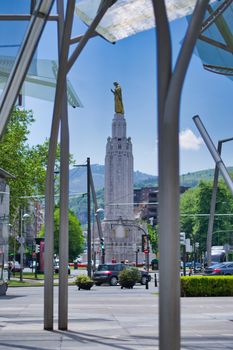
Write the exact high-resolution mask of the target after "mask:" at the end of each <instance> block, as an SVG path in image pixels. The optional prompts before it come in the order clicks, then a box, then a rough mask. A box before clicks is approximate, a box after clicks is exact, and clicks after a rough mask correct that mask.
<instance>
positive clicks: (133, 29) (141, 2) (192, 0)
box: [76, 0, 196, 42]
mask: <svg viewBox="0 0 233 350" xmlns="http://www.w3.org/2000/svg"><path fill="white" fill-rule="evenodd" d="M100 2H101V1H100V0H81V1H78V2H77V4H76V14H77V16H79V17H80V19H81V20H82V21H83V22H84V23H86V24H87V25H90V24H91V22H92V20H93V18H94V17H95V15H96V12H97V10H98V8H99V5H100ZM195 4H196V0H167V1H166V7H167V13H168V18H169V20H170V21H172V20H175V19H177V18H181V17H184V16H187V15H189V14H191V13H192V12H193V9H194V6H195ZM154 25H155V20H154V14H153V7H152V2H151V0H118V1H117V2H116V3H115V4H114V5H113V6H112V7H110V8H109V9H108V11H107V13H106V14H105V16H104V17H103V19H102V20H101V22H100V24H99V26H98V27H97V30H96V31H97V32H98V33H99V34H100V35H102V36H103V37H104V38H105V39H107V40H108V41H110V42H115V41H117V40H120V39H123V38H126V37H128V36H130V35H133V34H136V33H138V32H141V31H144V30H147V29H150V28H152V27H154Z"/></svg>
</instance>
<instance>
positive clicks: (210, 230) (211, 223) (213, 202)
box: [206, 137, 233, 266]
mask: <svg viewBox="0 0 233 350" xmlns="http://www.w3.org/2000/svg"><path fill="white" fill-rule="evenodd" d="M232 140H233V138H232V137H231V138H227V139H224V140H220V141H218V147H217V152H218V154H219V156H220V157H221V152H222V144H223V143H224V142H228V141H232ZM218 177H219V168H218V166H217V165H215V170H214V182H213V190H212V196H211V202H210V216H209V222H208V231H207V239H206V251H207V265H208V266H210V264H211V246H212V236H213V227H214V213H215V206H216V198H217V190H218Z"/></svg>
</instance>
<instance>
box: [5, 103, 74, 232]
mask: <svg viewBox="0 0 233 350" xmlns="http://www.w3.org/2000/svg"><path fill="white" fill-rule="evenodd" d="M33 122H34V118H33V115H32V112H31V111H26V110H21V109H17V108H16V109H15V110H14V111H13V112H12V113H11V116H10V120H9V123H8V125H7V128H6V131H5V133H4V135H3V137H2V139H1V141H0V167H1V168H3V169H4V170H6V171H7V172H9V173H10V174H12V175H14V176H15V178H14V179H10V180H9V181H8V182H9V186H10V223H11V224H12V225H13V229H14V230H15V231H16V232H17V231H18V222H19V209H20V207H22V208H23V207H27V205H28V198H25V197H30V196H33V195H38V194H39V195H44V193H45V179H46V167H47V159H48V148H49V141H48V140H46V141H45V142H44V143H43V144H41V145H36V146H33V147H29V145H28V144H27V140H28V134H29V127H30V125H31V124H32V123H33ZM59 158H60V147H59V145H58V147H57V150H56V168H57V169H59ZM72 162H73V159H72V156H70V163H72Z"/></svg>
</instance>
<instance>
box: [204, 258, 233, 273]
mask: <svg viewBox="0 0 233 350" xmlns="http://www.w3.org/2000/svg"><path fill="white" fill-rule="evenodd" d="M204 275H205V276H217V275H220V276H222V275H225V276H226V275H233V261H228V262H223V263H219V264H215V265H211V266H209V267H206V268H205V271H204Z"/></svg>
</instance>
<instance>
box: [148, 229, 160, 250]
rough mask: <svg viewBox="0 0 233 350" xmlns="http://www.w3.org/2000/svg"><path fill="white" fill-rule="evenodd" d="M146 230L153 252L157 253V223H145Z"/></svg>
mask: <svg viewBox="0 0 233 350" xmlns="http://www.w3.org/2000/svg"><path fill="white" fill-rule="evenodd" d="M147 231H148V234H149V240H150V244H151V247H152V251H153V253H154V254H156V253H158V244H159V235H158V225H156V226H155V227H153V226H151V225H150V224H147Z"/></svg>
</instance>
